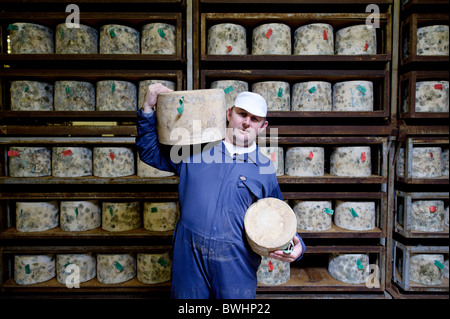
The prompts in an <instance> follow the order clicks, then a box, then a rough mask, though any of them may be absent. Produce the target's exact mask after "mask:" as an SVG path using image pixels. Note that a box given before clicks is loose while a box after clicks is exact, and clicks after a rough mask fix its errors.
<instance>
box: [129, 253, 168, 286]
mask: <svg viewBox="0 0 450 319" xmlns="http://www.w3.org/2000/svg"><path fill="white" fill-rule="evenodd" d="M171 267H172V256H171V254H170V253H169V252H166V253H162V254H142V253H139V254H137V279H138V280H139V281H140V282H142V283H144V284H159V283H162V282H166V281H169V280H170V275H171Z"/></svg>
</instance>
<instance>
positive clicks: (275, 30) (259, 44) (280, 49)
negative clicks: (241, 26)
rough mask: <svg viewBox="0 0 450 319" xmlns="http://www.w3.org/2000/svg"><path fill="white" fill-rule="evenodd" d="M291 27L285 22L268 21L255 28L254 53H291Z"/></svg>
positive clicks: (253, 35) (253, 36)
mask: <svg viewBox="0 0 450 319" xmlns="http://www.w3.org/2000/svg"><path fill="white" fill-rule="evenodd" d="M291 52H292V50H291V28H290V27H289V26H288V25H286V24H283V23H267V24H263V25H260V26H258V27H256V28H254V29H253V34H252V54H253V55H290V54H291Z"/></svg>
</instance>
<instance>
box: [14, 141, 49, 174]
mask: <svg viewBox="0 0 450 319" xmlns="http://www.w3.org/2000/svg"><path fill="white" fill-rule="evenodd" d="M9 150H10V151H11V152H18V154H19V155H15V156H9V157H8V158H9V176H11V177H43V176H50V175H51V173H52V168H51V166H52V159H51V158H52V152H51V149H50V148H48V147H27V146H11V147H10V148H9Z"/></svg>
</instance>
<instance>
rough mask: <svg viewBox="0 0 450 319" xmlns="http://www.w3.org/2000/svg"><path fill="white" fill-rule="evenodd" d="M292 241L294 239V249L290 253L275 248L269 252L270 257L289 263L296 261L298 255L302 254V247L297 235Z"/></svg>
mask: <svg viewBox="0 0 450 319" xmlns="http://www.w3.org/2000/svg"><path fill="white" fill-rule="evenodd" d="M293 241H294V250H293V251H292V252H291V253H290V254H286V253H284V252H283V251H282V250H275V251H273V252H271V253H270V257H271V258H274V259H278V260H281V261H286V262H289V263H291V262H293V261H296V260H297V259H298V257H300V255H301V254H302V252H303V247H302V244H300V239H298V237H297V236H294V238H293Z"/></svg>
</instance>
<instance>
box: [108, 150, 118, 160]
mask: <svg viewBox="0 0 450 319" xmlns="http://www.w3.org/2000/svg"><path fill="white" fill-rule="evenodd" d="M109 158H110V159H111V161H114V158H116V156H115V155H114V153H112V152H111V153H109Z"/></svg>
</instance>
